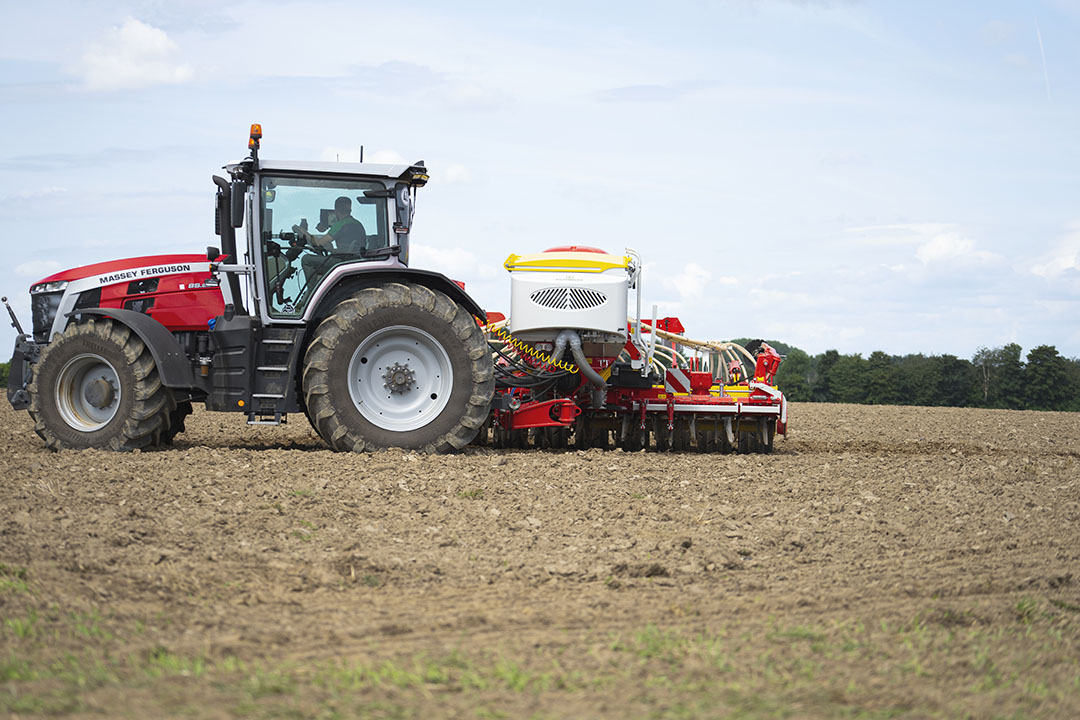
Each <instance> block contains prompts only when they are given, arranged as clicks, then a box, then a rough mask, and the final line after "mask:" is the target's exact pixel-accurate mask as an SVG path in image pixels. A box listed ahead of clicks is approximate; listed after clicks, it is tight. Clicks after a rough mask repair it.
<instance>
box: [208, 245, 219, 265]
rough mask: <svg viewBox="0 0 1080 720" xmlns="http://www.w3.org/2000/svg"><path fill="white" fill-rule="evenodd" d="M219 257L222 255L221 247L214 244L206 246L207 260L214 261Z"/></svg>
mask: <svg viewBox="0 0 1080 720" xmlns="http://www.w3.org/2000/svg"><path fill="white" fill-rule="evenodd" d="M219 257H221V248H216V247H214V246H213V245H210V246H208V247H207V248H206V259H207V260H209V261H210V262H214V261H215V260H217V259H218V258H219Z"/></svg>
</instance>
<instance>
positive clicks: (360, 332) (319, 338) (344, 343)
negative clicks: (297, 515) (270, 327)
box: [302, 283, 495, 453]
mask: <svg viewBox="0 0 1080 720" xmlns="http://www.w3.org/2000/svg"><path fill="white" fill-rule="evenodd" d="M302 384H303V391H304V402H305V404H306V407H307V411H308V417H309V419H310V420H311V423H312V425H313V426H314V428H315V430H316V432H318V433H319V435H320V436H322V438H323V439H324V440H325V441H326V442H327V443H328V444H329V445H330V446H331V447H333V448H334V449H335V450H352V451H355V452H362V451H364V450H376V449H381V448H389V447H398V448H404V449H408V450H422V451H425V452H430V453H444V452H450V451H452V450H457V449H460V448H463V447H464V446H465V445H467V444H468V443H469V442H470V441H471V440H472V439H473V438H474V437H475V436H476V434H477V432H478V431H479V430H480V428H481V427H482V426H483V424H484V421H485V420H486V419H487V415H488V410H489V407H490V405H491V397H492V394H493V393H494V391H495V375H494V369H493V367H492V364H491V353H490V350H489V349H488V345H487V342H486V341H485V339H484V335H483V333H482V332H481V331H480V327H479V326H478V325H477V323H476V321H475V319H474V318H473V317H472V315H470V314H469V313H468V312H467V311H466V310H465V309H464V308H462V307H460V306H459V305H457V304H456V303H454V302H453V301H452V300H450V299H449V298H448V297H447V296H446V295H444V294H442V293H440V292H436V291H433V290H429V289H428V288H425V287H422V286H420V285H411V284H402V283H388V284H385V285H381V286H379V287H375V288H368V289H366V290H361V291H360V292H358V293H357V294H356V295H354V296H353V297H352V298H350V299H348V300H345V301H343V302H342V303H341V304H340V305H338V306H337V307H336V308H335V309H334V311H333V313H332V314H331V315H330V316H329V317H328V318H326V319H325V320H324V321H323V322H322V323H320V325H319V327H318V328H317V329H316V330H315V335H314V337H313V338H312V341H311V344H310V345H309V346H308V349H307V352H306V354H305V357H304V370H303V380H302Z"/></svg>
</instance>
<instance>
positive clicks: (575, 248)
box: [544, 245, 607, 255]
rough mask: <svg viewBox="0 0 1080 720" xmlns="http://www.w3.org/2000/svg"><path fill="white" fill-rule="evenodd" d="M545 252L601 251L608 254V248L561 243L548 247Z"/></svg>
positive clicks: (602, 253)
mask: <svg viewBox="0 0 1080 720" xmlns="http://www.w3.org/2000/svg"><path fill="white" fill-rule="evenodd" d="M544 252H546V253H548V252H591V253H600V254H601V255H607V251H606V250H601V249H600V248H594V247H589V246H588V245H559V246H558V247H553V248H548V249H547V250H545V251H544Z"/></svg>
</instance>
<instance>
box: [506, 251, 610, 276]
mask: <svg viewBox="0 0 1080 720" xmlns="http://www.w3.org/2000/svg"><path fill="white" fill-rule="evenodd" d="M629 265H630V258H629V257H626V256H622V255H609V254H608V253H605V252H588V251H586V252H580V251H578V252H573V251H560V252H542V253H532V254H531V255H511V256H510V257H508V258H506V262H504V263H503V267H504V268H506V269H507V270H510V271H514V270H521V271H525V272H586V273H601V272H604V271H605V270H613V269H618V268H622V269H625V268H627V267H628V266H629Z"/></svg>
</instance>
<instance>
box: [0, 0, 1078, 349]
mask: <svg viewBox="0 0 1080 720" xmlns="http://www.w3.org/2000/svg"><path fill="white" fill-rule="evenodd" d="M0 4H2V5H3V16H4V19H5V26H6V27H7V29H8V30H7V32H6V33H5V42H4V44H3V45H0V107H2V109H3V112H2V114H0V130H2V132H0V226H2V227H3V228H4V231H5V234H6V236H7V237H6V239H5V241H4V247H6V248H7V251H8V257H7V261H6V262H5V263H3V264H2V266H0V293H2V294H4V295H7V296H8V297H9V299H10V300H11V302H12V305H13V307H14V308H15V310H16V311H17V313H18V314H19V316H20V318H21V320H22V322H23V324H24V326H29V324H30V314H29V296H28V294H27V291H28V289H29V286H30V285H31V284H32V283H34V282H35V281H37V280H39V279H41V278H42V277H44V276H46V275H49V274H51V273H53V272H55V271H57V270H61V269H66V268H70V267H75V266H78V265H85V264H89V263H93V262H99V261H103V260H109V259H115V258H122V257H131V256H137V255H149V254H160V253H169V252H202V251H203V250H204V249H205V247H206V246H207V245H216V244H218V239H217V238H216V236H214V234H213V196H214V186H213V184H212V182H211V180H210V178H211V175H213V174H214V173H220V172H221V170H220V168H221V166H222V165H224V164H225V163H227V162H233V161H236V160H239V159H241V158H243V157H244V156H245V155H246V141H247V134H248V128H249V126H250V124H251V123H254V122H258V123H261V124H262V126H263V133H264V139H263V143H262V152H261V155H262V157H264V158H273V159H282V160H286V159H287V160H340V161H356V160H357V159H358V156H359V148H360V146H361V145H363V146H364V159H365V160H367V161H388V162H412V161H415V160H421V159H422V160H424V161H425V162H426V164H427V166H428V168H429V170H430V172H431V178H432V179H431V182H430V183H429V184H428V185H427V187H425V188H423V189H422V190H421V191H420V194H419V198H418V207H417V215H416V220H415V225H414V231H413V234H412V260H411V264H412V265H413V266H414V267H418V268H424V269H431V270H438V271H440V272H443V273H445V274H447V275H449V276H451V277H453V278H455V279H459V280H462V281H464V282H465V283H466V289H467V290H468V291H469V292H470V293H471V294H472V295H473V296H474V297H475V298H476V299H477V300H478V301H479V302H480V304H481V305H482V306H483V307H485V308H486V309H489V310H501V311H504V312H505V311H507V310H508V307H509V289H510V284H509V276H508V274H507V272H506V271H505V270H504V269H503V267H502V263H503V261H504V260H505V259H506V257H507V255H509V254H510V253H518V254H525V253H531V252H538V251H541V250H543V249H546V248H548V247H552V246H556V245H566V244H581V245H592V246H598V247H601V248H604V249H606V250H608V251H609V252H615V253H621V252H622V251H623V249H624V248H632V249H634V250H636V251H637V252H638V253H640V255H641V256H642V258H643V262H644V268H645V270H644V275H643V278H644V279H643V286H642V287H643V299H644V306H645V309H646V314H647V315H648V314H650V313H651V306H652V305H653V304H656V305H657V306H658V309H659V313H660V315H661V316H664V315H677V316H678V317H680V318H681V319H682V321H683V324H684V325H685V326H686V328H687V335H689V336H690V337H694V338H699V339H716V340H720V339H729V338H735V337H764V338H773V339H777V340H781V341H783V342H787V343H789V344H792V345H795V346H797V347H800V348H802V349H804V350H806V351H808V352H810V353H819V352H823V351H824V350H826V349H837V350H839V351H841V352H843V353H861V354H863V355H864V356H866V355H869V353H870V352H872V351H874V350H883V351H885V352H887V353H890V354H907V353H924V354H944V353H950V354H954V355H958V356H960V357H968V358H970V357H971V355H972V354H973V353H974V352H975V350H976V349H977V348H978V347H980V346H989V347H995V346H1000V345H1003V344H1006V343H1010V342H1016V343H1019V344H1020V345H1021V346H1022V347H1023V348H1024V349H1025V351H1027V350H1029V349H1031V348H1032V347H1034V346H1036V345H1040V344H1052V345H1055V346H1056V347H1057V348H1058V350H1059V351H1060V352H1061V353H1062V354H1063V355H1065V356H1068V357H1076V356H1080V205H1078V203H1077V192H1078V189H1080V188H1078V183H1077V180H1078V179H1080V178H1078V172H1077V168H1078V162H1077V161H1078V158H1080V133H1078V130H1080V112H1078V110H1080V45H1078V44H1077V43H1076V42H1075V39H1076V37H1078V36H1080V0H1036V1H1033V2H1019V1H1016V2H1004V1H1002V2H994V1H993V0H987V1H975V0H970V1H964V0H958V1H956V2H949V3H941V2H922V1H919V0H914V1H911V2H903V3H897V2H884V1H882V2H869V1H867V2H859V1H856V0H833V1H831V2H830V1H821V2H815V1H814V0H801V1H798V0H788V1H782V0H726V1H724V0H713V1H708V0H669V2H666V3H663V4H659V3H654V2H632V1H624V2H594V3H583V2H580V1H578V2H561V1H555V2H531V3H525V2H507V1H506V0H502V1H494V0H493V1H491V2H468V1H465V0H463V1H462V2H456V3H443V2H435V1H429V0H415V1H414V2H410V3H386V2H378V3H376V2H361V1H351V2H326V1H324V2H318V1H315V2H310V1H304V2H287V1H277V0H261V1H260V2H232V1H230V0H170V1H169V2H165V1H163V0H141V1H140V0H130V1H123V0H121V1H116V2H104V1H97V0H82V1H80V2H60V1H57V0H38V1H36V2H33V3H24V2H15V0H0ZM14 337H15V331H14V330H12V329H10V328H8V327H6V325H5V327H4V328H2V329H0V345H2V346H3V347H7V348H10V347H11V345H12V343H13V341H14ZM0 352H6V351H0Z"/></svg>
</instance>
